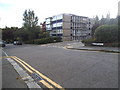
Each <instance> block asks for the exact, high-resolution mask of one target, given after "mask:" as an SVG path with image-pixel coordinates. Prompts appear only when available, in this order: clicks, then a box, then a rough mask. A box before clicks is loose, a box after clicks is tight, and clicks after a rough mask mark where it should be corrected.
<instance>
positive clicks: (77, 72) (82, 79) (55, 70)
mask: <svg viewBox="0 0 120 90" xmlns="http://www.w3.org/2000/svg"><path fill="white" fill-rule="evenodd" d="M66 44H67V43H64V42H62V43H58V44H48V45H42V46H40V45H22V46H19V45H18V46H16V45H7V46H6V47H5V48H4V49H3V50H4V51H5V52H6V53H7V54H8V55H9V56H17V57H19V58H21V59H22V60H24V61H25V62H27V63H28V64H30V65H31V66H32V67H34V68H35V69H37V70H38V71H40V72H41V73H43V74H44V75H46V76H47V77H49V78H50V79H52V80H53V81H55V82H56V83H58V84H60V85H61V86H62V87H63V88H117V87H118V54H117V53H106V52H96V51H92V52H91V51H78V50H67V49H64V48H63V46H64V45H66Z"/></svg>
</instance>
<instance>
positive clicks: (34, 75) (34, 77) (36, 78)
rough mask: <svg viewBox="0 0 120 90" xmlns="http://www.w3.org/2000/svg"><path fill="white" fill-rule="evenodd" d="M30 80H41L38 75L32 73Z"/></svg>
mask: <svg viewBox="0 0 120 90" xmlns="http://www.w3.org/2000/svg"><path fill="white" fill-rule="evenodd" d="M31 76H32V78H33V79H34V80H35V81H36V82H39V81H40V80H43V79H42V78H41V77H40V75H38V74H37V73H32V74H31Z"/></svg>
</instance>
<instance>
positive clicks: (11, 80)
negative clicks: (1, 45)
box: [2, 53, 28, 90]
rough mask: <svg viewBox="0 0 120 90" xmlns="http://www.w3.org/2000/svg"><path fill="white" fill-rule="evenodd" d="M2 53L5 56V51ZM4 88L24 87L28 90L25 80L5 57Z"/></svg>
mask: <svg viewBox="0 0 120 90" xmlns="http://www.w3.org/2000/svg"><path fill="white" fill-rule="evenodd" d="M2 55H3V56H5V55H4V53H2ZM2 88H3V90H4V89H7V88H22V89H23V90H24V89H25V90H28V89H27V86H26V84H25V82H24V81H23V80H22V79H21V77H20V76H19V74H18V73H17V72H16V71H15V70H14V68H13V66H12V65H11V64H10V63H9V62H8V61H7V59H5V58H2Z"/></svg>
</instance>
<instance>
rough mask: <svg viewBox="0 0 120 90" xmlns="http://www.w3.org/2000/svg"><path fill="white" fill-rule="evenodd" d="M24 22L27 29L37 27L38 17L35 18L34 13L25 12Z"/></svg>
mask: <svg viewBox="0 0 120 90" xmlns="http://www.w3.org/2000/svg"><path fill="white" fill-rule="evenodd" d="M23 21H24V27H25V28H30V27H35V26H37V24H38V17H37V16H35V13H34V11H31V10H30V9H29V11H27V10H25V12H24V14H23Z"/></svg>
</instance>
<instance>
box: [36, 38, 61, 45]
mask: <svg viewBox="0 0 120 90" xmlns="http://www.w3.org/2000/svg"><path fill="white" fill-rule="evenodd" d="M54 42H61V38H60V37H46V38H41V39H36V40H34V43H35V44H47V43H54Z"/></svg>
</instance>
